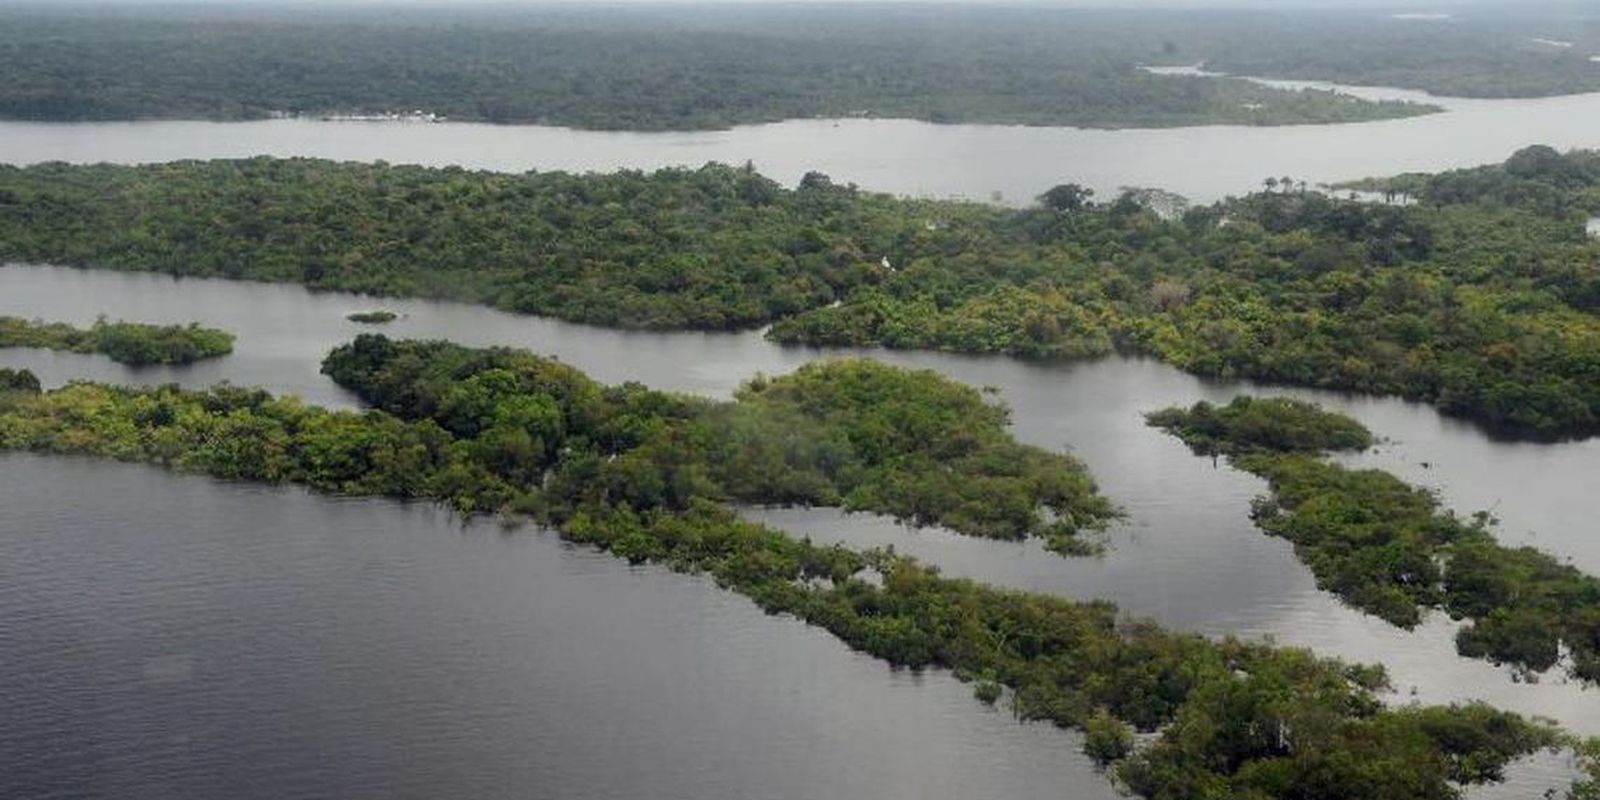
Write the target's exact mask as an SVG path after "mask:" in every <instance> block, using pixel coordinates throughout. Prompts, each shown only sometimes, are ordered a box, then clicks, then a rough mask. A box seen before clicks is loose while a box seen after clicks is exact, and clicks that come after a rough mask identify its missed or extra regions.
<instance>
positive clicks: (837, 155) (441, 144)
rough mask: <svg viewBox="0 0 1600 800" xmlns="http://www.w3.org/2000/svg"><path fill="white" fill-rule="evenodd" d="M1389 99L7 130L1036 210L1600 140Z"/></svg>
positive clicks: (1509, 113) (104, 145)
mask: <svg viewBox="0 0 1600 800" xmlns="http://www.w3.org/2000/svg"><path fill="white" fill-rule="evenodd" d="M1265 83H1270V84H1276V85H1283V86H1288V87H1291V88H1294V87H1300V86H1315V87H1317V88H1336V89H1340V90H1342V91H1346V92H1348V93H1350V94H1356V95H1361V96H1365V97H1372V98H1392V99H1404V100H1417V101H1420V102H1427V103H1433V104H1435V105H1440V106H1443V107H1444V108H1445V109H1446V111H1445V112H1444V113H1440V114H1432V115H1428V116H1424V117H1415V118H1411V119H1403V120H1389V121H1384V122H1369V123H1358V124H1345V125H1298V126H1290V127H1241V126H1221V125H1219V126H1208V127H1192V128H1169V129H1158V130H1149V129H1125V130H1083V129H1079V128H1028V127H1020V126H1005V125H936V124H930V123H925V122H914V121H909V120H837V121H836V120H793V121H789V122H781V123H776V124H771V125H751V126H743V127H739V128H734V129H732V130H727V131H703V132H690V133H621V132H603V131H578V130H572V129H569V128H549V127H540V126H534V125H476V124H457V123H449V124H441V125H430V124H416V123H413V124H406V123H372V122H320V121H311V120H271V121H264V122H240V123H211V122H184V121H176V122H112V123H70V124H60V123H26V122H0V160H3V161H4V162H6V163H12V164H31V163H37V162H40V161H73V162H96V161H111V162H119V163H143V162H152V161H173V160H177V159H185V158H244V157H249V156H256V155H277V156H316V157H320V158H332V159H343V160H354V161H374V160H378V159H383V160H386V161H390V162H393V163H399V164H425V165H435V166H444V165H450V164H460V165H462V166H466V167H472V168H482V169H493V170H503V171H511V172H520V171H524V170H529V169H541V170H551V169H562V170H574V171H590V170H599V171H610V170H616V169H621V168H636V169H653V168H656V167H664V166H690V167H695V166H699V165H701V164H704V163H706V162H707V161H723V162H727V163H734V164H742V163H744V162H745V161H746V160H750V161H752V162H754V164H755V165H756V167H757V168H758V169H760V170H761V171H762V172H763V173H765V174H767V175H771V176H773V177H774V178H777V179H780V180H784V181H789V182H793V181H798V180H799V179H800V176H801V175H803V174H805V173H806V172H808V171H810V170H821V171H823V172H826V173H828V174H830V175H832V176H833V177H834V178H835V179H838V180H840V181H849V182H854V183H857V184H860V185H861V186H863V187H866V188H869V189H874V190H879V191H887V192H894V193H898V194H915V195H925V196H934V197H945V196H960V197H966V198H972V199H978V200H989V199H992V198H996V197H998V198H999V199H1002V200H1004V201H1005V202H1010V203H1029V202H1032V200H1033V198H1034V197H1035V196H1037V195H1038V194H1039V193H1041V192H1043V191H1044V190H1045V189H1048V188H1049V187H1051V186H1053V185H1055V184H1058V183H1065V182H1068V181H1071V182H1076V183H1081V184H1083V185H1085V186H1089V187H1092V188H1094V189H1095V190H1096V191H1097V192H1099V193H1100V194H1101V195H1102V196H1106V195H1113V194H1115V193H1116V192H1117V191H1118V190H1119V188H1120V187H1123V186H1160V187H1162V188H1166V189H1170V190H1172V191H1175V192H1178V193H1180V194H1183V195H1186V196H1188V197H1190V198H1192V199H1195V200H1199V201H1204V202H1209V201H1212V200H1216V199H1219V198H1221V197H1223V196H1225V195H1229V194H1242V193H1245V192H1249V191H1252V190H1254V189H1257V188H1259V187H1260V186H1261V180H1262V179H1263V178H1264V177H1266V176H1268V175H1272V176H1281V175H1292V176H1294V177H1295V178H1297V179H1300V180H1305V181H1310V182H1312V183H1317V182H1325V181H1341V180H1351V179H1355V178H1363V177H1368V176H1373V175H1392V174H1396V173H1400V172H1412V171H1436V170H1441V169H1450V168H1453V167H1465V166H1476V165H1478V164H1485V163H1489V162H1497V161H1502V160H1504V159H1505V158H1506V157H1507V156H1508V155H1510V154H1511V152H1512V151H1514V150H1516V149H1518V148H1521V147H1525V146H1527V145H1530V144H1536V143H1544V144H1549V145H1552V146H1555V147H1559V148H1562V149H1567V148H1573V147H1595V146H1600V94H1587V95H1572V96H1567V97H1554V98H1541V99H1527V100H1469V99H1457V98H1436V97H1430V96H1427V95H1424V94H1423V93H1421V92H1409V91H1404V90H1397V89H1373V88H1351V87H1337V86H1334V85H1332V84H1316V83H1306V82H1293V81H1265Z"/></svg>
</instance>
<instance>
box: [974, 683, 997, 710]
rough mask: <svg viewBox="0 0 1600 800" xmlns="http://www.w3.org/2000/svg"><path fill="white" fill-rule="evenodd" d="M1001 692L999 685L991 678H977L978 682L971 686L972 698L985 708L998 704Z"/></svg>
mask: <svg viewBox="0 0 1600 800" xmlns="http://www.w3.org/2000/svg"><path fill="white" fill-rule="evenodd" d="M1002 691H1003V689H1002V687H1001V686H1000V683H999V682H998V681H996V680H994V679H993V678H979V679H978V682H977V683H975V684H973V685H972V696H973V697H976V698H978V702H980V703H983V704H984V705H986V706H992V705H994V704H995V703H996V702H999V700H1000V695H1001V693H1002Z"/></svg>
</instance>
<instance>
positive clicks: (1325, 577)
mask: <svg viewBox="0 0 1600 800" xmlns="http://www.w3.org/2000/svg"><path fill="white" fill-rule="evenodd" d="M1267 410H1270V413H1266V414H1263V413H1262V412H1263V411H1267ZM1147 419H1148V420H1149V421H1150V424H1151V425H1155V426H1157V427H1161V428H1164V429H1166V430H1167V431H1168V432H1170V433H1172V434H1173V435H1175V436H1178V437H1179V438H1181V439H1183V440H1184V441H1185V442H1186V443H1188V444H1189V446H1190V447H1191V448H1193V449H1194V450H1195V451H1196V452H1197V453H1203V454H1209V455H1217V454H1226V455H1228V456H1229V457H1230V459H1231V461H1232V462H1233V464H1234V466H1236V467H1238V468H1240V469H1243V470H1246V471H1248V472H1252V473H1255V474H1256V475H1259V476H1261V477H1262V478H1265V479H1266V480H1267V483H1268V485H1269V486H1270V487H1271V490H1272V495H1271V497H1269V498H1260V499H1258V500H1257V501H1256V503H1255V505H1254V508H1253V510H1252V517H1253V518H1254V519H1255V522H1256V524H1257V525H1258V526H1260V528H1261V529H1262V530H1263V531H1265V532H1267V533H1269V534H1271V535H1273V536H1279V537H1282V538H1284V539H1287V540H1289V541H1290V542H1292V543H1293V544H1294V548H1295V553H1296V555H1298V556H1299V557H1300V559H1301V560H1302V561H1304V562H1305V563H1306V565H1307V566H1308V567H1309V568H1310V569H1311V572H1312V574H1313V575H1315V576H1316V579H1317V585H1318V586H1320V587H1322V588H1323V589H1326V590H1328V591H1331V592H1334V593H1335V594H1337V595H1338V596H1339V597H1340V598H1341V599H1343V600H1344V601H1345V602H1347V603H1349V604H1350V605H1352V606H1355V607H1356V608H1359V609H1361V610H1363V611H1366V612H1367V613H1370V614H1374V615H1376V616H1379V617H1382V618H1383V619H1385V620H1388V621H1389V622H1392V623H1394V624H1396V625H1400V626H1403V627H1407V628H1409V627H1412V626H1414V625H1416V624H1417V623H1418V622H1419V621H1420V620H1421V617H1422V614H1423V613H1424V612H1425V611H1426V610H1428V609H1440V610H1443V611H1445V612H1447V613H1448V614H1450V615H1451V616H1452V617H1454V618H1457V619H1463V618H1464V619H1468V620H1471V623H1472V624H1471V625H1469V626H1467V627H1464V628H1462V629H1461V630H1460V632H1459V633H1458V634H1457V636H1456V645H1457V649H1458V650H1459V651H1460V653H1461V654H1462V655H1464V656H1468V657H1474V658H1485V659H1489V660H1491V661H1494V662H1496V663H1506V664H1512V665H1515V666H1517V667H1518V668H1520V669H1523V670H1531V671H1535V672H1540V671H1544V670H1547V669H1550V668H1551V667H1553V666H1555V665H1556V664H1557V663H1558V660H1559V655H1560V653H1561V651H1562V648H1563V647H1564V648H1565V649H1566V650H1567V652H1568V653H1569V654H1570V659H1571V660H1570V662H1569V663H1568V664H1567V665H1566V666H1567V671H1568V672H1569V673H1570V674H1572V675H1573V676H1574V677H1576V678H1579V679H1580V680H1583V681H1586V682H1590V683H1595V682H1600V579H1597V578H1595V577H1593V576H1590V575H1586V574H1584V573H1583V572H1581V571H1579V570H1578V569H1576V568H1575V567H1572V566H1570V565H1567V564H1562V563H1561V562H1559V561H1557V560H1556V559H1555V558H1554V557H1552V556H1550V555H1549V554H1546V553H1542V552H1539V551H1538V550H1534V549H1533V548H1528V547H1522V548H1510V547H1505V546H1503V545H1501V544H1499V543H1497V542H1496V541H1495V539H1494V536H1493V534H1492V532H1491V531H1490V530H1489V527H1488V518H1487V516H1486V515H1482V514H1480V515H1477V516H1476V517H1474V518H1473V519H1471V520H1462V519H1460V518H1458V517H1457V516H1455V515H1454V514H1453V513H1450V512H1448V511H1443V510H1441V509H1440V508H1439V502H1438V499H1437V498H1435V497H1434V496H1433V495H1432V494H1431V493H1430V492H1428V491H1426V490H1423V489H1419V488H1416V487H1413V486H1409V485H1407V484H1406V483H1405V482H1403V481H1401V480H1400V479H1398V478H1396V477H1394V476H1393V475H1390V474H1389V473H1387V472H1381V471H1378V470H1352V469H1347V468H1345V467H1342V466H1339V465H1337V464H1332V463H1329V462H1328V461H1326V460H1324V459H1322V458H1320V457H1319V456H1320V453H1321V452H1323V451H1329V450H1341V449H1360V448H1364V447H1366V446H1368V445H1369V444H1370V443H1371V437H1370V435H1369V434H1367V432H1366V430H1365V429H1364V428H1362V427H1361V425H1360V424H1359V423H1357V422H1356V421H1354V420H1351V419H1349V418H1347V417H1343V416H1341V415H1338V414H1333V413H1331V412H1327V411H1323V410H1321V409H1320V408H1317V407H1316V406H1313V405H1309V404H1305V403H1298V402H1295V401H1288V400H1260V399H1257V400H1250V399H1249V398H1238V399H1235V400H1234V401H1233V402H1232V403H1230V404H1229V405H1227V406H1224V407H1222V408H1220V409H1219V408H1215V407H1213V406H1211V405H1209V404H1206V403H1199V404H1196V405H1195V406H1194V407H1193V408H1191V409H1188V410H1184V409H1166V410H1164V411H1159V412H1156V413H1154V414H1151V415H1149V416H1148V417H1147Z"/></svg>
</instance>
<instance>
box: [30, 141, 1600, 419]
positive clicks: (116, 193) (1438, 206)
mask: <svg viewBox="0 0 1600 800" xmlns="http://www.w3.org/2000/svg"><path fill="white" fill-rule="evenodd" d="M1368 183H1369V184H1370V186H1372V187H1381V188H1383V190H1384V191H1387V192H1388V193H1389V194H1390V195H1391V196H1392V197H1396V198H1399V197H1401V196H1403V197H1404V198H1405V200H1406V202H1404V203H1399V202H1396V203H1374V202H1360V201H1357V200H1354V199H1342V198H1340V197H1338V196H1336V195H1333V194H1327V193H1323V192H1319V191H1313V190H1310V188H1309V187H1306V186H1304V185H1303V184H1301V183H1299V182H1296V181H1295V180H1294V179H1293V178H1292V177H1285V178H1281V179H1280V178H1273V179H1271V180H1270V181H1268V182H1267V185H1266V189H1265V190H1264V191H1261V192H1258V193H1255V194H1252V195H1250V196H1247V197H1243V198H1236V199H1230V200H1227V201H1223V202H1221V203H1218V204H1215V205H1211V206H1202V207H1195V208H1189V209H1187V210H1183V205H1182V204H1181V203H1180V202H1179V201H1178V200H1176V199H1175V198H1171V197H1168V196H1166V195H1165V193H1161V192H1158V191H1151V190H1145V191H1136V192H1127V193H1124V194H1122V195H1120V196H1118V197H1114V198H1101V199H1096V198H1095V197H1093V195H1092V193H1091V192H1089V191H1088V190H1086V189H1083V188H1081V187H1077V186H1074V185H1070V184H1068V185H1063V186H1058V187H1055V188H1054V189H1052V190H1050V191H1049V192H1046V193H1045V194H1044V195H1043V196H1042V197H1041V198H1040V202H1039V203H1038V204H1037V205H1035V206H1033V207H1030V208H1023V209H1005V208H997V207H993V206H988V205H981V204H976V203H962V202H953V201H934V200H916V199H900V198H894V197H889V196H886V195H880V194H873V193H868V192H862V191H859V190H857V189H855V188H854V187H852V186H847V185H841V184H837V183H834V182H833V181H832V180H830V179H829V178H828V177H827V176H825V175H821V174H818V173H810V174H807V175H805V176H804V177H803V178H802V179H801V180H800V181H799V183H798V186H797V187H796V188H793V189H790V188H786V187H784V186H782V185H780V184H778V183H777V182H775V181H772V180H770V179H768V178H766V177H763V176H761V175H759V174H756V173H755V172H754V171H753V170H752V169H751V168H749V167H748V166H746V167H743V168H741V167H732V166H721V165H707V166H705V167H703V168H700V169H665V170H661V171H658V172H654V173H640V172H629V171H625V172H619V173H615V174H604V175H600V174H594V175H581V176H580V175H570V174H565V173H527V174H521V175H507V174H497V173H487V172H472V171H466V170H462V169H456V168H448V169H428V168H421V167H399V166H389V165H385V164H381V163H380V164H348V163H333V162H326V161H317V160H307V159H290V160H275V159H265V158H261V159H252V160H245V161H211V162H178V163H172V164H162V165H152V166H141V167H120V166H109V165H95V166H70V165H64V164H43V165H37V166H32V167H26V168H18V167H0V258H3V259H7V260H18V261H39V262H53V263H61V264H70V265H78V266H88V267H98V268H112V269H132V270H154V271H161V272H169V273H174V274H181V275H207V276H224V277H232V278H247V279H256V280H271V281H288V282H297V283H304V284H306V285H308V286H311V287H314V288H326V289H347V290H353V291H364V292H376V293H387V294H399V295H420V296H428V297H444V298H455V299H463V300H471V301H476V302H484V303H489V304H493V305H495V306H498V307H501V308H505V309H509V310H513V311H520V312H529V313H539V314H548V315H553V316H558V317H562V318H565V319H570V320H576V321H582V322H590V323H596V324H602V325H612V326H623V327H649V328H699V329H733V328H742V327H752V326H756V325H762V324H766V323H773V326H772V329H771V331H770V334H769V335H770V337H771V338H773V339H774V340H776V341H779V342H786V343H804V344H815V345H868V344H878V345H885V346H889V347H904V348H939V349H947V350H958V351H967V352H988V353H1009V354H1015V355H1024V356H1033V357H1051V358H1060V357H1085V356H1096V355H1103V354H1106V353H1110V352H1113V351H1122V352H1137V353H1148V354H1152V355H1155V356H1157V357H1159V358H1162V359H1163V360H1166V361H1168V362H1170V363H1172V364H1175V365H1177V366H1179V367H1181V368H1183V369H1186V370H1189V371H1191V372H1195V373H1199V374H1203V375H1214V376H1222V377H1250V378H1257V379H1262V380H1267V381H1276V382H1282V383H1291V384H1298V385H1308V386H1320V387H1332V388H1342V389H1354V390H1360V391H1365V392H1372V393H1381V394H1395V395H1401V396H1404V397H1408V398H1414V399H1418V400H1423V401H1426V402H1429V403H1433V404H1435V405H1436V406H1438V407H1439V408H1440V409H1441V410H1442V411H1444V412H1446V413H1449V414H1454V415H1458V416H1463V417H1468V418H1471V419H1474V420H1477V421H1479V422H1481V423H1483V424H1485V425H1487V426H1490V427H1492V428H1495V429H1497V430H1499V431H1501V432H1504V433H1506V434H1510V435H1517V436H1525V437H1545V438H1549V437H1561V436H1588V435H1591V434H1593V433H1595V432H1596V431H1597V430H1600V318H1597V317H1596V312H1597V311H1600V245H1597V243H1596V242H1595V241H1594V240H1593V239H1592V238H1591V237H1590V236H1588V235H1587V234H1586V233H1585V220H1586V219H1587V218H1588V217H1589V216H1590V215H1592V214H1595V213H1597V212H1600V155H1596V154H1594V153H1590V152H1574V153H1568V154H1561V153H1558V152H1556V151H1554V150H1552V149H1550V148H1548V147H1541V146H1535V147H1530V148H1526V149H1524V150H1522V151H1519V152H1517V153H1515V154H1513V155H1512V157H1511V158H1509V159H1508V160H1507V161H1506V162H1505V163H1503V164H1500V165H1495V166H1491V167H1484V168H1479V169H1471V170H1459V171H1454V172H1447V173H1442V174H1439V175H1429V176H1421V175H1410V176H1399V177H1397V178H1394V179H1390V180H1388V181H1372V182H1368Z"/></svg>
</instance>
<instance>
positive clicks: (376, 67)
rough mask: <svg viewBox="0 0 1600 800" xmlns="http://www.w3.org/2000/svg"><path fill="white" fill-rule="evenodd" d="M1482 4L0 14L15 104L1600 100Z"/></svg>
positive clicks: (1582, 19)
mask: <svg viewBox="0 0 1600 800" xmlns="http://www.w3.org/2000/svg"><path fill="white" fill-rule="evenodd" d="M1474 14H1476V16H1471V17H1462V18H1460V19H1451V20H1445V21H1440V20H1433V21H1425V20H1405V19H1393V18H1389V17H1386V16H1383V15H1375V14H1372V13H1369V12H1360V13H1355V12H1344V13H1334V12H1316V11H1305V10H1301V11H1284V12H1222V11H1209V12H1177V11H1142V12H1141V11H1115V12H1113V11H1089V10H1071V9H1015V8H1012V9H1007V8H986V9H974V8H960V7H955V6H941V5H926V6H922V5H908V6H905V7H881V6H880V7H870V8H846V7H824V8H809V9H808V8H800V7H793V6H786V7H776V8H715V7H696V6H672V7H670V8H662V9H652V8H639V9H619V8H609V9H584V8H572V9H563V8H558V7H546V8H542V9H522V10H498V11H497V10H492V9H486V8H477V9H471V10H465V11H461V10H457V11H453V12H451V13H449V14H446V13H444V12H443V11H438V10H435V11H433V12H427V11H424V10H420V9H418V10H409V11H405V10H386V11H384V12H377V11H373V10H371V9H367V10H364V11H363V10H358V9H344V10H338V11H323V12H319V13H306V12H304V10H303V9H302V10H301V12H300V13H298V14H296V13H290V12H282V13H275V12H273V11H271V10H270V8H252V7H248V6H236V7H229V8H226V9H192V10H183V9H173V8H166V9H162V10H159V11H156V10H143V9H138V8H134V9H131V10H130V9H122V10H110V11H106V10H102V11H101V12H98V13H96V14H94V15H89V14H84V13H82V12H81V11H79V12H76V13H75V12H73V11H70V10H68V11H60V10H56V11H51V10H46V9H40V8H35V9H31V10H21V9H19V10H12V11H9V12H0V74H4V75H5V76H6V81H5V82H4V83H3V85H0V117H9V118H16V119H34V120H122V119H142V118H201V119H221V120H237V119H255V118H263V117H267V116H271V115H275V114H307V115H322V114H336V113H378V112H412V111H418V110H420V111H424V112H428V113H433V114H441V115H445V116H447V117H449V118H452V119H458V120H473V121H487V122H499V123H541V124H550V125H564V126H572V127H579V128H589V129H608V130H689V129H716V128H726V127H729V126H732V125H738V124H746V123H760V122H771V121H776V120H782V119H789V118H806V117H850V116H877V117H895V118H914V119H920V120H927V121H931V122H950V123H954V122H985V123H1002V124H1024V125H1077V126H1089V127H1134V126H1137V127H1162V126H1177V125H1197V124H1216V123H1228V124H1254V125H1283V124H1300V123H1330V122H1350V121H1363V120H1373V119H1384V118H1392V117H1401V116H1411V115H1416V114H1422V113H1427V112H1429V111H1430V110H1433V109H1432V108H1431V107H1429V106H1425V105H1419V104H1405V103H1374V102H1367V101H1361V100H1357V99H1355V98H1352V97H1349V96H1344V95H1335V94H1333V93H1329V92H1319V91H1303V92H1293V91H1284V90H1280V89H1272V88H1268V87H1265V86H1261V85H1257V84H1254V83H1251V82H1248V81H1244V80H1238V79H1231V78H1217V77H1173V76H1158V75H1152V74H1149V73H1147V72H1145V71H1144V70H1142V69H1140V67H1141V66H1142V65H1181V64H1195V63H1201V62H1203V63H1206V64H1207V65H1209V66H1210V67H1211V68H1213V69H1218V70H1224V71H1227V72H1229V73H1231V74H1236V75H1255V76H1262V77H1280V78H1306V79H1321V80H1331V81H1339V82H1346V83H1360V84H1378V85H1393V86H1402V87H1410V88H1418V89H1426V90H1429V91H1433V92H1436V93H1440V94H1448V95H1463V96H1476V97H1524V96H1544V95H1554V94H1564V93H1574V92H1584V91H1600V63H1595V62H1592V61H1591V60H1590V58H1589V57H1590V56H1591V55H1596V54H1600V22H1597V20H1600V14H1594V13H1592V12H1578V11H1572V12H1567V13H1565V14H1562V13H1557V12H1544V13H1543V14H1541V15H1535V14H1533V13H1532V12H1516V11H1499V12H1493V13H1492V14H1491V12H1488V11H1485V10H1482V9H1475V10H1474ZM1555 36H1559V37H1561V38H1559V39H1556V38H1547V37H1555ZM1568 40H1570V41H1568ZM1549 42H1556V44H1550V43H1549ZM1563 44H1569V45H1571V46H1561V45H1563Z"/></svg>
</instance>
